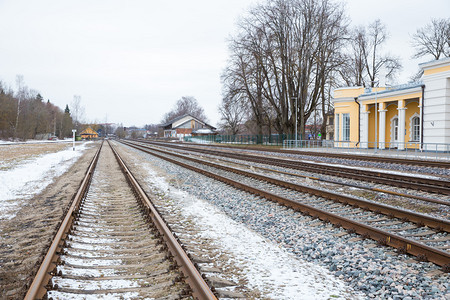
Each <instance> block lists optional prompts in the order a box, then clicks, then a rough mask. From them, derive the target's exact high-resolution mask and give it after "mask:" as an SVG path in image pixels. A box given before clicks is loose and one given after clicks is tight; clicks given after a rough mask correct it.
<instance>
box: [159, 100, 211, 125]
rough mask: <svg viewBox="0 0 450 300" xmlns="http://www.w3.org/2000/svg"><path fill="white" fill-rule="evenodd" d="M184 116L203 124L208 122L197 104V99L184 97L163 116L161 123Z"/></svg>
mask: <svg viewBox="0 0 450 300" xmlns="http://www.w3.org/2000/svg"><path fill="white" fill-rule="evenodd" d="M186 114H190V115H191V116H193V117H196V118H198V119H200V120H202V121H204V122H208V118H207V117H206V114H205V111H204V110H203V108H202V107H201V106H200V105H199V104H198V102H197V99H195V98H194V97H189V96H184V97H181V99H179V100H178V101H177V103H176V104H175V106H174V108H173V109H172V110H171V111H170V112H168V113H166V114H165V115H164V117H163V120H162V123H167V122H169V121H170V120H173V119H175V118H177V117H181V116H183V115H186Z"/></svg>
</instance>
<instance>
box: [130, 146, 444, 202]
mask: <svg viewBox="0 0 450 300" xmlns="http://www.w3.org/2000/svg"><path fill="white" fill-rule="evenodd" d="M137 142H142V141H140V140H137ZM236 164H237V163H236ZM241 164H242V165H245V164H243V163H241ZM254 168H255V169H260V170H263V171H268V172H273V173H279V174H284V175H288V176H294V177H302V178H308V179H311V180H316V181H321V182H326V183H332V184H339V185H345V186H350V187H354V188H358V189H364V190H369V191H373V192H380V193H384V194H391V195H395V196H400V197H407V198H412V199H416V200H420V201H424V202H431V203H435V204H439V205H446V206H450V201H444V200H439V199H434V198H429V197H423V196H418V195H412V194H404V193H399V192H395V191H389V190H385V189H380V188H375V187H369V186H361V185H358V184H351V183H342V182H338V181H334V180H328V179H324V178H319V177H315V176H309V175H301V174H295V173H289V172H285V171H280V170H275V169H270V168H264V167H254Z"/></svg>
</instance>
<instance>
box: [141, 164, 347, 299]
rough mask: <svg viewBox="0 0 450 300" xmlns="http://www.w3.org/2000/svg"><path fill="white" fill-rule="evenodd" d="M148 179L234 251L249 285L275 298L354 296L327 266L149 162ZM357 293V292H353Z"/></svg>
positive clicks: (208, 233) (206, 234)
mask: <svg viewBox="0 0 450 300" xmlns="http://www.w3.org/2000/svg"><path fill="white" fill-rule="evenodd" d="M144 167H146V169H147V170H148V173H149V176H148V177H147V180H148V182H151V183H153V184H154V185H156V186H158V188H160V189H161V190H164V191H167V193H169V197H170V198H172V199H176V200H177V201H175V202H176V203H177V205H179V207H180V211H181V212H182V213H183V214H184V215H185V216H186V217H190V218H193V219H195V220H197V222H195V223H196V224H198V225H199V226H204V228H203V229H202V230H201V235H202V236H204V237H206V238H209V239H211V240H214V241H215V242H216V243H218V244H219V247H221V248H222V249H225V250H226V251H227V252H228V253H232V256H233V258H232V259H233V260H234V263H235V264H236V265H239V266H240V267H241V268H242V269H244V271H245V272H246V277H247V280H248V284H249V287H251V288H256V289H258V290H259V291H261V292H262V293H263V295H264V296H265V297H267V298H272V299H298V297H299V295H301V299H329V298H343V299H346V298H348V297H350V296H349V295H350V294H349V293H348V291H349V290H351V289H350V288H349V287H348V286H346V284H345V283H344V282H343V281H341V280H339V279H337V278H336V277H334V276H333V275H332V274H331V273H330V272H329V271H328V270H327V269H325V268H323V267H321V266H318V265H314V264H312V263H308V262H305V261H302V260H300V259H299V258H297V257H295V256H294V255H293V254H291V253H288V252H287V251H286V250H285V249H283V248H281V247H280V246H279V245H277V244H275V243H273V242H271V241H269V240H267V239H265V238H264V237H262V236H261V235H259V234H258V233H256V232H254V231H252V230H250V229H248V228H247V227H246V226H244V225H243V224H240V223H238V222H236V221H234V220H232V219H231V218H229V217H228V216H227V215H225V214H224V213H223V212H221V211H220V210H219V209H218V208H216V207H215V206H213V205H211V204H209V203H208V202H206V201H204V200H201V199H197V198H196V197H193V196H192V195H189V194H188V193H186V192H184V191H181V190H176V189H174V188H173V187H170V186H169V184H168V183H167V181H166V180H165V178H162V177H158V176H157V175H156V174H155V172H154V171H153V170H152V169H151V167H150V166H149V165H148V164H144ZM353 297H354V294H353Z"/></svg>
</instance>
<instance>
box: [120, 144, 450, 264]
mask: <svg viewBox="0 0 450 300" xmlns="http://www.w3.org/2000/svg"><path fill="white" fill-rule="evenodd" d="M124 144H125V143H124ZM132 147H135V148H136V149H139V150H141V151H144V152H146V153H148V154H151V155H153V156H155V157H158V158H161V159H163V160H166V161H169V162H171V163H174V164H177V165H179V166H182V167H184V168H187V169H189V170H192V171H194V172H197V173H200V174H203V175H205V176H208V177H211V178H214V179H216V180H218V181H221V182H224V183H226V184H228V185H231V186H233V187H236V188H238V189H241V190H244V191H247V192H249V193H252V194H255V195H257V196H261V197H263V198H266V199H268V200H271V201H274V202H277V203H280V204H282V205H285V206H287V207H291V208H293V209H294V210H298V211H301V212H303V213H305V214H308V215H311V216H313V217H317V218H320V219H321V220H323V221H326V222H331V223H333V224H336V225H339V226H342V227H343V228H345V229H347V230H349V231H351V232H356V233H359V234H361V235H363V236H364V237H370V238H371V239H373V240H376V241H378V242H380V243H381V244H384V245H388V246H391V247H394V248H397V249H398V250H399V251H400V252H404V253H409V254H411V255H414V256H417V257H418V258H419V259H422V260H428V261H431V262H433V263H435V264H437V265H439V266H442V267H443V268H444V269H448V268H450V254H449V253H447V252H444V251H441V250H439V249H436V248H433V247H429V246H427V245H425V244H422V243H420V242H416V241H414V240H409V239H407V238H404V237H401V236H398V235H396V234H393V233H389V232H386V231H383V230H380V229H378V228H374V227H372V226H369V225H366V224H363V223H359V222H357V221H354V220H350V219H348V218H345V217H342V216H339V215H336V214H333V213H329V212H326V211H324V210H321V209H318V208H315V207H312V206H310V205H307V204H303V203H299V202H296V201H294V200H290V199H287V198H284V197H281V196H278V195H275V194H273V193H269V192H266V191H263V190H260V189H257V188H254V187H251V186H248V185H245V184H243V183H241V182H238V181H235V180H232V179H230V178H226V177H223V176H220V175H218V174H215V173H212V172H209V171H206V170H203V169H200V168H197V167H194V166H192V165H189V164H186V163H182V162H180V161H177V160H175V159H171V158H169V157H167V156H164V155H159V154H157V153H154V152H151V151H147V150H145V149H142V147H139V146H135V145H132Z"/></svg>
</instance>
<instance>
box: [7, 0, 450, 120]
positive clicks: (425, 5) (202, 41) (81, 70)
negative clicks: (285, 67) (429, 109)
mask: <svg viewBox="0 0 450 300" xmlns="http://www.w3.org/2000/svg"><path fill="white" fill-rule="evenodd" d="M258 2H261V1H256V0H254V1H252V0H216V1H207V0H190V1H180V0H173V1H149V0H132V1H125V0H116V1H114V0H95V1H90V0H64V1H61V0H40V1H32V0H0V80H1V81H3V82H4V83H6V84H7V85H9V86H11V87H12V88H14V89H16V87H15V78H16V75H18V74H21V75H23V76H24V81H25V84H26V85H27V86H28V87H29V88H31V89H35V90H37V91H39V92H40V93H41V94H42V96H43V97H44V99H46V100H47V99H50V101H51V102H53V103H55V104H56V105H58V106H60V107H61V108H64V107H65V105H66V104H69V105H70V103H71V102H72V100H73V96H74V95H80V96H81V105H82V106H84V107H85V119H86V121H89V122H94V121H97V122H105V121H107V122H116V123H123V124H124V125H125V126H130V125H137V126H142V125H144V124H151V123H159V122H160V120H161V119H162V117H163V115H164V114H165V113H166V112H168V111H170V110H171V109H172V107H173V106H174V104H175V103H176V101H177V100H178V99H180V98H181V97H182V96H194V97H195V98H196V99H197V100H198V101H199V104H200V105H201V106H202V107H203V108H204V109H205V112H206V114H207V115H208V117H209V119H210V123H211V125H216V123H217V122H218V121H219V119H220V117H219V114H218V112H217V107H218V105H219V103H220V102H221V83H220V74H221V72H222V70H223V68H224V67H225V62H226V59H227V55H228V48H227V38H228V37H229V36H230V35H231V34H233V33H234V32H235V30H236V22H237V20H238V17H239V16H241V15H243V14H244V13H245V12H246V10H247V8H248V7H250V6H251V5H253V4H255V3H258ZM343 2H347V13H348V15H349V16H350V18H351V19H352V25H367V24H368V23H370V22H373V20H375V19H376V18H380V19H381V21H382V22H383V23H385V24H386V26H387V28H388V31H389V32H390V34H391V36H390V39H389V40H388V42H387V44H386V49H389V51H390V52H391V53H392V54H394V55H398V56H400V57H401V58H402V63H403V65H404V71H403V72H402V74H401V75H400V77H399V80H398V81H399V83H404V82H406V81H407V79H408V78H409V76H410V75H411V74H412V73H414V72H415V71H416V69H417V64H418V63H420V62H423V61H424V60H428V59H424V60H411V59H410V57H411V55H412V52H413V50H412V48H411V46H410V36H411V35H412V34H413V33H414V32H415V31H416V29H417V28H419V27H423V26H424V25H425V24H427V23H429V22H430V19H431V18H432V17H434V18H437V17H439V18H443V17H450V1H448V0H428V1H424V0H389V1H388V0H378V1H363V0H343Z"/></svg>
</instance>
